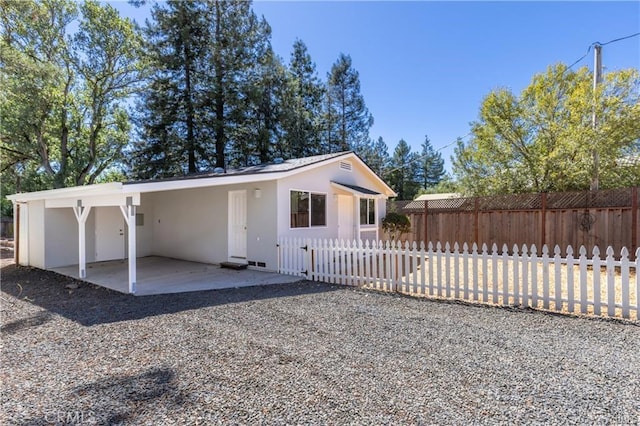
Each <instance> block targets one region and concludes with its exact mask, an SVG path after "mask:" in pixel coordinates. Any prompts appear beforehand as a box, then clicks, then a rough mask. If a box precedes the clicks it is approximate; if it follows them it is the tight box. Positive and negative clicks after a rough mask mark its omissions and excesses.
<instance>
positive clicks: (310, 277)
mask: <svg viewBox="0 0 640 426" xmlns="http://www.w3.org/2000/svg"><path fill="white" fill-rule="evenodd" d="M305 246H306V247H307V256H306V259H305V260H306V262H307V264H306V265H305V266H306V268H305V270H306V271H307V277H306V278H307V279H308V280H309V281H313V250H312V249H311V247H312V246H311V238H307V240H306V241H305Z"/></svg>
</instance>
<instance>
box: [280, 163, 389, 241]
mask: <svg viewBox="0 0 640 426" xmlns="http://www.w3.org/2000/svg"><path fill="white" fill-rule="evenodd" d="M351 164H352V170H351V171H346V170H343V169H341V168H340V167H339V164H338V162H334V163H330V164H327V165H324V166H321V167H317V168H315V169H313V170H309V171H307V172H305V173H301V174H299V175H296V176H292V177H288V178H283V179H280V180H278V200H279V202H278V236H279V237H298V238H338V235H339V232H338V195H347V196H349V197H351V198H352V202H353V209H352V210H353V214H354V222H353V223H354V226H356V225H357V224H358V222H359V221H358V217H357V208H356V197H353V195H352V194H350V193H348V192H346V191H342V190H340V189H338V188H336V187H334V186H332V185H331V181H334V182H339V183H343V184H348V185H357V186H361V187H364V188H367V189H371V190H373V191H378V192H382V191H383V190H384V188H383V187H382V186H381V185H379V184H378V183H377V182H376V181H374V180H373V179H371V178H370V173H369V172H368V171H367V170H365V168H364V167H361V166H360V165H359V164H358V163H357V162H355V161H352V162H351ZM291 190H302V191H311V192H316V193H322V194H327V198H326V202H327V226H325V227H309V228H291V224H290V191H291ZM342 199H343V200H344V199H345V198H342ZM377 204H378V217H377V218H376V219H377V221H376V223H377V224H378V226H379V224H380V221H381V219H382V217H384V214H385V209H386V206H385V204H386V203H385V202H384V201H383V200H377ZM374 230H375V228H374ZM353 235H357V233H356V232H355V230H354V233H353Z"/></svg>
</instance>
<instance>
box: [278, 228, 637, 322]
mask: <svg viewBox="0 0 640 426" xmlns="http://www.w3.org/2000/svg"><path fill="white" fill-rule="evenodd" d="M564 252H565V253H566V255H565V256H562V255H561V250H560V247H558V246H556V247H554V249H553V252H549V249H548V247H547V246H546V245H545V246H543V247H542V250H540V251H538V249H537V248H536V246H535V245H532V246H531V247H528V246H527V245H523V246H521V247H518V246H513V247H512V248H511V249H510V250H509V248H508V247H507V246H506V245H503V247H502V250H501V251H498V247H497V245H495V244H493V246H492V247H491V248H490V249H489V248H488V247H487V245H486V244H483V245H482V247H478V246H477V245H476V244H473V245H472V246H471V247H469V246H468V245H467V244H466V243H465V244H463V245H462V246H460V245H459V244H457V243H455V244H453V245H450V244H449V243H446V244H444V245H442V244H440V243H437V244H436V245H435V246H434V245H433V244H432V243H429V244H428V245H427V246H425V245H424V244H423V243H421V244H420V245H418V244H417V243H415V242H413V243H412V244H410V243H409V242H405V243H404V245H403V244H401V243H398V244H396V243H395V242H389V241H386V242H382V241H379V242H375V241H374V242H371V243H370V242H369V241H365V242H363V241H338V240H326V239H322V240H318V239H313V240H311V239H306V240H305V239H300V238H285V239H281V240H280V241H279V243H278V265H279V266H278V270H279V272H280V273H282V274H288V275H296V276H300V277H304V278H306V279H308V280H312V281H323V282H327V283H332V284H343V285H350V286H360V287H364V288H370V289H374V290H380V291H389V292H399V293H404V294H409V295H415V296H421V297H443V298H451V299H457V300H464V301H472V302H480V303H491V304H496V305H502V306H514V305H515V306H521V307H532V308H538V309H546V310H552V311H557V312H565V313H583V314H593V315H603V316H608V317H622V318H627V319H634V320H638V319H639V315H638V313H639V310H640V297H639V296H640V276H639V275H638V273H637V271H638V268H639V267H640V257H638V256H640V249H637V252H636V261H635V262H632V261H630V260H629V252H628V250H627V249H626V248H623V249H622V250H621V252H620V254H619V260H616V259H615V258H614V250H613V248H611V247H608V248H607V249H606V252H605V253H601V252H600V250H599V248H598V247H594V248H593V250H592V251H591V252H590V253H589V252H587V249H586V248H585V247H580V249H579V250H578V251H577V252H574V250H573V248H572V247H571V246H569V247H567V248H566V249H565V251H564Z"/></svg>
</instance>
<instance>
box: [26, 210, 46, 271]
mask: <svg viewBox="0 0 640 426" xmlns="http://www.w3.org/2000/svg"><path fill="white" fill-rule="evenodd" d="M28 217H29V219H28V224H29V225H28V226H29V232H28V235H29V245H28V250H29V255H28V256H29V265H30V266H35V267H36V268H42V269H44V268H45V252H44V248H45V247H44V246H45V243H44V242H45V233H44V230H45V226H44V201H31V202H29V209H28Z"/></svg>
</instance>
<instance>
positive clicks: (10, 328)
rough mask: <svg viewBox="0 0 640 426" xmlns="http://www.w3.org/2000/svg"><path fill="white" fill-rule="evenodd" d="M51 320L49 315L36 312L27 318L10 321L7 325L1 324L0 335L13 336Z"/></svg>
mask: <svg viewBox="0 0 640 426" xmlns="http://www.w3.org/2000/svg"><path fill="white" fill-rule="evenodd" d="M50 320H51V313H49V312H38V313H37V314H36V315H33V316H31V317H28V318H20V319H19V320H15V321H12V322H10V323H7V324H3V325H2V327H0V333H7V334H15V333H17V332H19V331H22V330H25V329H29V328H31V327H37V326H39V325H42V324H44V323H46V322H49V321H50Z"/></svg>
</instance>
